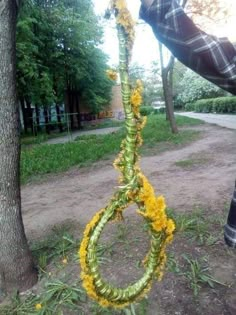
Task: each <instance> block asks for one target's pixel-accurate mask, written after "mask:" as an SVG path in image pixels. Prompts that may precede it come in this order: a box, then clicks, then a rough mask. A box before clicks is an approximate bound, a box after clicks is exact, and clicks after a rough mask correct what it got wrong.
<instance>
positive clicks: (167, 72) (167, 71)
mask: <svg viewBox="0 0 236 315" xmlns="http://www.w3.org/2000/svg"><path fill="white" fill-rule="evenodd" d="M159 51H160V61H161V78H162V84H163V91H164V99H165V105H166V119H167V120H168V121H169V122H170V128H171V131H172V133H178V127H177V124H176V120H175V115H174V104H173V67H174V60H175V59H174V56H172V55H171V57H170V60H169V62H168V65H167V66H166V67H165V66H164V60H163V51H162V44H161V43H159Z"/></svg>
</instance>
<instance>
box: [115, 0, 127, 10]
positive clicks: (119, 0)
mask: <svg viewBox="0 0 236 315" xmlns="http://www.w3.org/2000/svg"><path fill="white" fill-rule="evenodd" d="M114 6H115V7H116V8H117V9H118V10H122V9H126V7H127V5H126V1H125V0H116V1H114Z"/></svg>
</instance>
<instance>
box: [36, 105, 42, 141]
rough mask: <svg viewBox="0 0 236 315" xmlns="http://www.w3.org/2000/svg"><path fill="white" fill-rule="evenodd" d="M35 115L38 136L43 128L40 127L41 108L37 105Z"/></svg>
mask: <svg viewBox="0 0 236 315" xmlns="http://www.w3.org/2000/svg"><path fill="white" fill-rule="evenodd" d="M35 115H36V128H35V129H36V130H35V131H36V135H37V134H38V131H41V127H40V117H39V116H40V109H39V106H38V105H37V104H35Z"/></svg>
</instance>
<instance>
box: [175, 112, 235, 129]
mask: <svg viewBox="0 0 236 315" xmlns="http://www.w3.org/2000/svg"><path fill="white" fill-rule="evenodd" d="M178 115H181V116H186V117H192V118H197V119H201V120H204V121H205V122H207V123H210V124H216V125H218V126H221V127H226V128H230V129H236V115H232V114H231V115H226V114H223V115H221V114H205V113H193V112H185V113H178Z"/></svg>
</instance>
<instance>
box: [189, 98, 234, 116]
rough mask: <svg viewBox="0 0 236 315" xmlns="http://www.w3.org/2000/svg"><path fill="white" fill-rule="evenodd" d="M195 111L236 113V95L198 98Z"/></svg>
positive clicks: (194, 105)
mask: <svg viewBox="0 0 236 315" xmlns="http://www.w3.org/2000/svg"><path fill="white" fill-rule="evenodd" d="M193 107H194V111H195V112H198V113H235V112H236V97H235V96H226V97H218V98H211V99H202V100H198V101H196V102H195V103H194V104H193Z"/></svg>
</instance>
